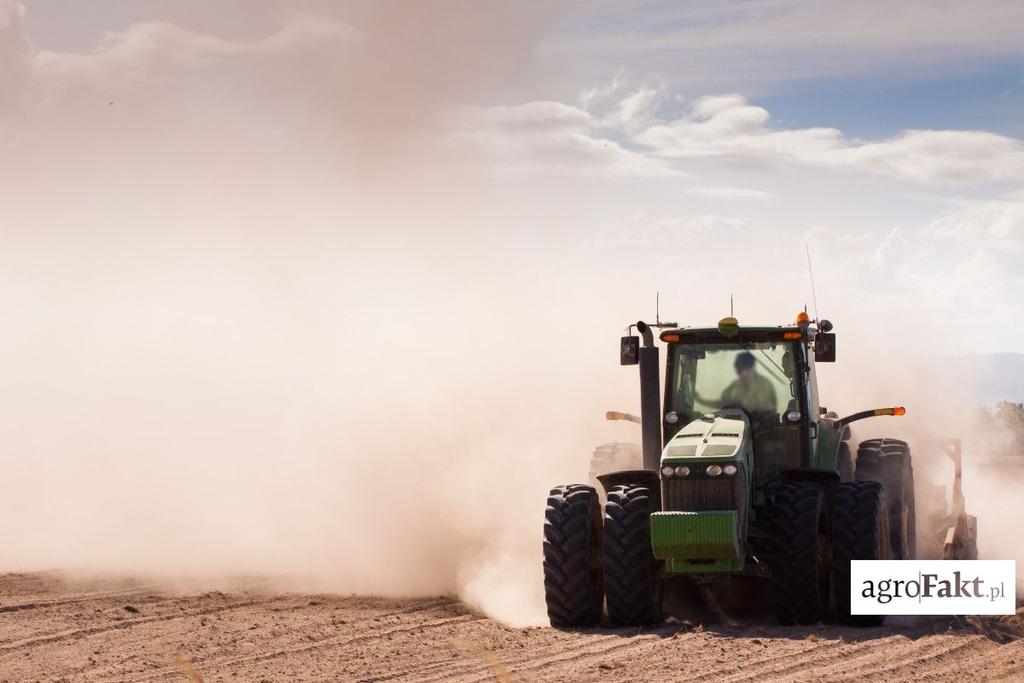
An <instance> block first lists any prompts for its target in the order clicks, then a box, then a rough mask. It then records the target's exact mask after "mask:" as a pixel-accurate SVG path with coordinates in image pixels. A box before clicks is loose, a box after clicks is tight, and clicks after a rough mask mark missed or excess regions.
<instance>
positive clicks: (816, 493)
mask: <svg viewBox="0 0 1024 683" xmlns="http://www.w3.org/2000/svg"><path fill="white" fill-rule="evenodd" d="M830 559H831V558H830V557H829V552H828V512H827V509H826V506H825V497H824V495H823V494H822V491H821V488H820V487H818V486H815V485H814V484H805V483H799V484H783V485H782V486H780V487H779V489H778V491H777V492H776V493H775V495H774V497H773V500H772V551H771V560H772V562H771V567H772V595H773V597H774V600H775V616H776V618H778V620H779V623H780V624H814V623H817V622H818V621H821V620H822V618H824V617H825V616H826V614H827V613H828V595H829V570H828V563H829V561H830Z"/></svg>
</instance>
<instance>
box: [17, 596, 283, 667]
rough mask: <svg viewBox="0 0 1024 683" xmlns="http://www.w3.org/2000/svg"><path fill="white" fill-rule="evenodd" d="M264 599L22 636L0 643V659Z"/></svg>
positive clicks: (239, 606)
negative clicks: (48, 646) (47, 646)
mask: <svg viewBox="0 0 1024 683" xmlns="http://www.w3.org/2000/svg"><path fill="white" fill-rule="evenodd" d="M265 603H266V601H260V600H249V601H246V602H241V603H235V604H232V605H222V606H219V607H208V608H205V609H202V610H197V611H194V612H185V613H177V614H161V615H154V616H152V617H138V618H135V619H125V620H124V621H117V622H114V623H109V622H108V623H105V624H98V625H96V626H86V627H83V628H74V629H68V630H66V631H58V632H57V633H52V634H48V635H44V636H33V637H31V638H23V639H22V640H16V641H13V642H11V643H7V644H4V645H0V659H5V658H7V657H10V656H11V655H14V654H17V653H18V652H19V651H21V650H24V649H26V648H36V647H41V646H43V645H51V644H53V643H59V642H63V641H65V640H72V639H74V638H88V637H90V636H94V635H98V634H101V633H108V632H110V631H119V630H123V629H130V628H134V627H136V626H139V625H143V624H152V623H158V622H165V621H174V620H175V619H188V618H189V617H204V616H208V615H210V614H217V613H219V612H226V611H229V610H235V609H242V608H245V607H251V606H252V605H258V604H265Z"/></svg>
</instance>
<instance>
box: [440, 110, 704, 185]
mask: <svg viewBox="0 0 1024 683" xmlns="http://www.w3.org/2000/svg"><path fill="white" fill-rule="evenodd" d="M600 127H601V122H599V121H598V120H597V119H595V117H594V116H593V115H592V114H591V113H590V112H588V111H586V110H584V109H581V108H579V107H574V106H572V105H568V104H563V103H561V102H551V101H535V102H528V103H526V104H521V105H514V106H493V107H479V106H465V107H461V108H460V109H459V110H458V116H457V121H456V123H455V124H454V126H453V130H452V133H451V139H452V140H453V141H454V142H455V143H456V144H460V145H464V146H468V147H470V148H472V149H473V150H475V152H476V153H477V154H480V155H482V157H483V158H482V161H483V162H484V163H485V164H486V165H487V166H488V167H489V168H491V169H492V170H496V171H498V172H499V173H519V174H523V173H526V174H542V175H564V174H569V175H591V176H593V175H597V176H613V177H678V178H683V177H686V174H684V173H682V172H681V171H678V170H675V169H673V168H672V167H671V166H670V164H669V163H668V162H666V161H664V160H662V159H658V158H655V157H652V156H649V155H646V154H643V153H641V152H638V151H635V150H631V149H628V148H627V147H625V146H624V145H622V144H620V143H619V142H617V141H616V140H614V139H612V138H610V137H605V136H602V135H601V134H600V131H599V129H600Z"/></svg>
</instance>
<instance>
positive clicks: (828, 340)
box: [814, 332, 836, 363]
mask: <svg viewBox="0 0 1024 683" xmlns="http://www.w3.org/2000/svg"><path fill="white" fill-rule="evenodd" d="M814 361H815V362H816V363H835V362H836V333H835V332H819V333H818V334H816V335H814Z"/></svg>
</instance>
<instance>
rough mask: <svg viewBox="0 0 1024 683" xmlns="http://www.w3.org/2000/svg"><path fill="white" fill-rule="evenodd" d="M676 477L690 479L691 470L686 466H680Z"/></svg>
mask: <svg viewBox="0 0 1024 683" xmlns="http://www.w3.org/2000/svg"><path fill="white" fill-rule="evenodd" d="M676 476H677V477H688V476H690V468H689V467H687V466H686V465H680V466H679V467H677V468H676Z"/></svg>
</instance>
